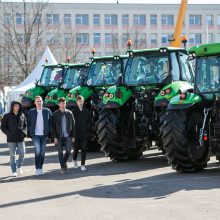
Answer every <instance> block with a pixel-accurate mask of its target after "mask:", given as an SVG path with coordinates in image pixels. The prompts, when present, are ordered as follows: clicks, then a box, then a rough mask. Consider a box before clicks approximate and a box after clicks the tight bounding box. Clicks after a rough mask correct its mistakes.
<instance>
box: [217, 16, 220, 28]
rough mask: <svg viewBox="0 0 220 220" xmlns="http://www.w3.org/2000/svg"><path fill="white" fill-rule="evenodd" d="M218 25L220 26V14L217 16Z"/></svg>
mask: <svg viewBox="0 0 220 220" xmlns="http://www.w3.org/2000/svg"><path fill="white" fill-rule="evenodd" d="M217 25H218V26H220V15H218V16H217Z"/></svg>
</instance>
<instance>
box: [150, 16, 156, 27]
mask: <svg viewBox="0 0 220 220" xmlns="http://www.w3.org/2000/svg"><path fill="white" fill-rule="evenodd" d="M150 24H151V25H157V15H150Z"/></svg>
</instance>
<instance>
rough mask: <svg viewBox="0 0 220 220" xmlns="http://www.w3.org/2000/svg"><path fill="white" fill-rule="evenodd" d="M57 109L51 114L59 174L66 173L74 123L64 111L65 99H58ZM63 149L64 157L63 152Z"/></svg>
mask: <svg viewBox="0 0 220 220" xmlns="http://www.w3.org/2000/svg"><path fill="white" fill-rule="evenodd" d="M58 105H59V109H58V110H57V111H55V112H54V113H53V123H52V130H53V137H54V143H55V146H56V147H57V149H58V156H59V162H60V166H61V174H63V173H66V171H67V168H68V167H67V161H68V158H69V156H70V154H71V147H72V143H74V141H75V121H74V118H73V114H72V112H71V111H69V110H67V109H66V99H65V98H64V97H62V98H59V99H58ZM64 149H65V155H63V150H64Z"/></svg>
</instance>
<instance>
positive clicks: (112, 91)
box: [100, 86, 133, 108]
mask: <svg viewBox="0 0 220 220" xmlns="http://www.w3.org/2000/svg"><path fill="white" fill-rule="evenodd" d="M132 94H133V93H132V91H131V90H130V89H129V88H127V87H125V86H111V87H109V88H108V89H107V91H106V92H105V94H104V96H103V97H102V102H101V104H100V107H101V108H120V107H121V106H123V105H124V104H125V103H126V102H127V100H128V99H129V98H131V96H132Z"/></svg>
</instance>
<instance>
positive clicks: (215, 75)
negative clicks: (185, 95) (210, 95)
mask: <svg viewBox="0 0 220 220" xmlns="http://www.w3.org/2000/svg"><path fill="white" fill-rule="evenodd" d="M196 71H197V73H199V74H197V75H196V86H197V88H198V89H199V91H200V92H202V93H203V92H204V93H205V92H217V91H220V57H219V56H210V57H200V58H198V60H197V66H196Z"/></svg>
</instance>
